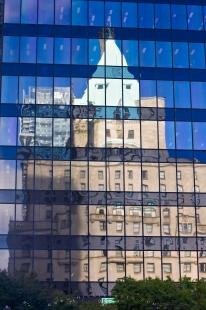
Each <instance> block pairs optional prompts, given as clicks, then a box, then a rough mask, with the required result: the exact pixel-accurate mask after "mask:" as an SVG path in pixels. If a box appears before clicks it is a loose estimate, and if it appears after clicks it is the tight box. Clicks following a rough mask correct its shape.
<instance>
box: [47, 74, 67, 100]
mask: <svg viewBox="0 0 206 310" xmlns="http://www.w3.org/2000/svg"><path fill="white" fill-rule="evenodd" d="M50 85H51V84H50ZM54 104H57V105H69V104H70V79H69V78H60V77H59V78H58V77H57V78H54Z"/></svg>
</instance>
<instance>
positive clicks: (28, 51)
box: [20, 37, 36, 63]
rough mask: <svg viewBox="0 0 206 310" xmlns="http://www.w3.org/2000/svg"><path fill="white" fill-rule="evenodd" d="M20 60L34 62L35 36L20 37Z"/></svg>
mask: <svg viewBox="0 0 206 310" xmlns="http://www.w3.org/2000/svg"><path fill="white" fill-rule="evenodd" d="M20 62H24V63H35V62H36V38H34V37H21V41H20Z"/></svg>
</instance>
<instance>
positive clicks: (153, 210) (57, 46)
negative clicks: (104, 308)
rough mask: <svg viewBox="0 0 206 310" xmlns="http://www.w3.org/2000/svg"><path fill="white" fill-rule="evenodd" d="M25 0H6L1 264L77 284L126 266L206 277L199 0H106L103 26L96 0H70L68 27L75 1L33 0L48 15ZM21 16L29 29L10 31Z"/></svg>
mask: <svg viewBox="0 0 206 310" xmlns="http://www.w3.org/2000/svg"><path fill="white" fill-rule="evenodd" d="M25 1H27V5H28V7H26V2H25ZM25 1H24V0H21V7H20V8H19V12H20V10H21V20H20V19H19V20H18V16H17V15H16V13H15V12H18V7H15V8H14V6H15V5H17V2H16V4H15V3H14V1H11V0H5V14H4V17H5V22H6V23H9V24H10V25H9V27H10V28H9V27H7V26H6V27H5V29H4V32H5V33H4V38H3V40H4V45H3V62H4V63H5V66H4V69H3V70H4V72H3V76H2V81H1V90H2V92H1V106H0V130H1V131H2V132H3V133H4V134H2V135H1V136H0V174H1V175H2V176H3V177H1V178H0V234H1V236H0V237H1V238H2V243H1V244H2V249H0V268H1V269H8V271H9V272H10V273H14V272H16V271H21V272H24V273H30V272H35V273H36V274H37V277H38V279H39V280H40V281H42V282H43V284H44V285H53V286H55V287H58V288H60V289H62V290H64V291H67V292H69V293H72V294H74V295H80V296H107V295H110V294H111V290H112V288H113V286H114V285H115V281H116V280H118V279H123V278H124V277H125V276H127V277H128V276H130V277H132V278H135V279H136V280H141V279H145V278H148V277H151V278H155V277H159V278H161V279H166V278H167V277H168V276H169V277H171V278H172V279H173V280H175V281H179V280H180V278H181V277H184V276H187V277H190V278H191V279H192V280H194V281H196V280H198V279H201V278H203V279H206V276H205V275H206V208H205V207H206V200H205V199H206V196H205V193H206V182H205V175H206V160H205V148H206V142H205V134H204V133H205V130H206V127H205V121H204V117H205V115H204V113H205V94H206V91H205V90H206V83H205V82H203V80H204V78H203V77H202V74H203V73H202V72H203V71H204V70H202V69H204V68H205V67H204V61H203V58H204V57H203V58H202V56H201V55H202V53H201V51H202V49H201V47H202V45H201V44H203V43H200V42H199V43H197V41H198V38H200V37H201V36H200V35H199V33H201V31H202V34H203V33H204V31H203V28H202V27H203V26H202V25H203V20H202V22H201V23H198V18H199V19H201V17H200V16H201V14H199V13H198V12H199V11H200V9H201V10H203V5H198V4H194V5H189V4H188V5H187V4H184V5H183V4H178V5H176V4H171V3H170V4H169V3H168V4H166V3H164V4H163V3H161V4H156V3H155V4H154V3H148V1H147V3H144V1H143V2H142V3H136V2H134V3H133V2H129V3H126V2H124V1H123V2H122V3H121V10H122V11H121V14H120V15H119V16H121V17H119V19H121V18H122V21H121V24H118V20H119V19H118V18H117V15H118V14H119V13H118V12H119V9H118V8H119V6H120V3H119V2H117V1H115V2H105V7H104V8H102V10H104V14H105V21H104V22H105V24H103V25H102V24H101V16H100V15H99V16H98V12H103V11H102V10H99V7H100V6H101V5H102V4H103V2H102V1H101V2H100V1H76V0H73V1H72V20H71V23H72V26H71V27H73V26H75V27H76V26H78V30H79V31H80V33H79V34H78V35H79V38H76V37H75V36H77V28H75V29H76V30H75V31H76V32H75V31H74V33H73V35H72V38H69V37H68V36H69V31H70V24H69V23H68V18H69V17H68V16H69V15H68V14H67V15H66V16H67V17H65V12H67V10H70V9H71V8H70V7H69V6H68V3H69V1H61V0H60V1H56V2H55V14H53V13H54V12H53V11H52V9H51V7H50V6H49V5H48V6H47V9H46V10H44V14H43V15H45V16H43V15H41V12H43V11H42V10H43V9H42V8H43V4H41V1H39V3H38V23H39V24H41V27H42V28H41V27H39V28H38V26H37V25H36V24H35V23H36V22H35V20H33V19H32V18H33V15H34V16H35V13H34V12H33V11H32V13H33V14H32V15H31V16H30V15H28V14H29V12H31V8H30V7H29V5H30V4H31V3H34V2H35V1H34V0H31V1H30V0H25ZM47 2H48V3H49V1H45V3H47ZM57 2H58V3H61V6H59V4H57ZM77 2H78V3H77ZM190 2H191V3H192V2H193V1H190ZM42 3H44V2H42ZM17 6H18V5H17ZM84 6H89V16H88V20H89V24H88V26H89V27H87V26H86V24H84V23H83V21H84V15H83V12H87V10H86V8H85V7H84ZM11 8H12V9H13V10H12V12H14V14H13V15H10V14H9V12H10V11H11ZM26 8H27V9H26ZM29 8H30V9H29ZM134 8H136V9H137V8H138V9H137V10H136V11H138V14H139V15H138V18H137V16H136V18H133V16H134V15H135V13H134V12H135V10H134ZM168 9H169V11H168ZM204 9H205V8H204ZM161 10H163V11H161ZM48 12H50V13H51V12H52V14H50V13H48ZM114 12H116V13H115V14H117V15H115V16H114ZM151 12H153V14H154V15H155V18H153V17H154V16H153V17H152V16H151ZM159 12H164V14H159ZM167 12H171V14H172V15H171V16H170V17H167V18H166V17H165V16H166V13H167ZM184 12H187V14H188V15H187V18H186V17H185V23H187V26H185V27H186V28H184V22H183V21H184V19H183V18H181V19H178V16H182V15H184ZM47 13H48V14H47ZM180 13H181V14H180ZM19 14H20V13H19ZM49 14H50V15H49ZM158 14H159V15H158ZM168 14H170V13H168ZM179 14H180V15H179ZM185 14H186V13H185ZM28 16H30V17H28ZM51 16H55V24H56V25H58V27H56V26H54V25H53V24H54V21H53V20H52V19H51ZM194 16H195V18H196V19H195V20H194V19H193V17H194ZM26 17H27V19H26ZM162 17H164V19H162ZM52 18H53V17H52ZM64 18H65V19H64ZM174 18H176V21H175V23H174V20H173V19H174ZM30 19H32V20H30ZM137 20H138V23H139V24H138V25H137V24H135V23H137ZM151 20H154V21H155V25H153V24H151ZM168 20H170V21H171V24H170V25H169V26H168V25H167V24H166V22H167V21H168ZM20 21H21V23H22V24H27V23H28V25H27V26H28V29H27V31H28V33H29V34H30V36H28V33H27V32H23V28H22V29H21V31H22V35H21V36H20V37H17V36H16V32H15V31H16V30H15V29H14V27H15V26H16V23H17V24H18V23H20ZM44 21H45V22H44ZM129 21H130V22H129ZM159 21H162V23H159ZM12 24H13V25H12ZM31 24H32V25H31ZM68 25H69V27H68V28H67V26H68ZM172 25H173V26H172ZM174 25H175V26H174ZM197 25H199V27H197ZM93 26H95V27H93ZM120 26H121V27H122V29H121V28H120ZM85 27H86V30H85V29H84V28H85ZM92 27H93V28H92ZM103 27H104V30H102V29H103ZM168 27H171V29H168ZM175 27H177V29H176V28H175ZM178 27H179V28H178ZM195 27H196V28H195ZM135 28H138V31H140V33H141V36H140V37H141V38H142V39H138V40H137V34H136V30H137V29H135ZM8 29H10V30H8ZM12 29H13V31H14V32H13V35H11V33H12ZM36 29H39V30H38V31H37V30H36ZM41 29H42V30H41ZM142 29H145V30H146V31H145V32H144V31H142ZM159 29H168V33H166V32H164V31H160V30H159ZM186 29H187V30H186ZM34 30H35V31H37V32H35V33H36V34H33V31H34ZM43 30H44V34H43V33H42V35H44V36H45V37H42V36H41V37H38V36H39V32H41V31H43ZM67 30H68V33H67V35H65V38H60V37H59V36H60V34H61V33H62V36H64V35H63V34H65V31H67ZM87 30H88V32H87ZM122 30H123V32H121V31H122ZM126 30H127V33H128V37H126ZM134 30H135V32H134ZM179 30H181V36H182V38H185V39H184V40H185V41H188V40H189V42H179V40H180V39H179V37H178V40H177V41H178V42H176V41H175V35H176V34H177V32H178V31H179ZM189 30H193V31H192V32H191V38H190V39H189V36H188V31H189ZM19 31H20V30H19ZM21 31H20V32H21ZM61 31H62V32H61ZM92 31H94V32H92ZM45 33H46V34H47V36H46V35H45ZM53 33H54V38H53V37H52V35H53ZM89 34H91V38H89V37H88V36H89ZM157 34H158V35H159V37H160V38H161V40H159V41H153V40H156V38H157V37H158V36H157ZM197 34H198V35H199V36H198V35H197ZM35 35H36V37H35ZM194 35H196V36H195V37H193V36H194ZM121 36H122V37H121ZM164 36H165V37H164ZM171 38H173V40H172V42H169V41H168V40H171ZM20 39H21V40H20ZM166 40H167V41H166ZM193 41H194V42H193ZM18 42H20V45H18ZM199 44H200V45H199ZM14 46H16V48H14ZM17 46H19V54H18V56H17V55H16V52H15V51H16V49H18V48H17ZM36 47H37V49H36ZM35 50H37V54H33V51H35ZM187 50H189V51H190V53H189V54H188V55H184V53H186V51H187ZM53 52H54V53H53ZM52 53H53V54H52ZM197 55H198V56H197ZM201 59H202V60H201ZM186 61H188V64H187V63H186ZM16 62H20V63H21V69H22V71H21V72H20V71H18V70H19V69H18V66H16ZM34 63H35V65H34ZM34 68H35V70H36V71H35V70H34ZM173 69H175V70H173ZM194 69H195V70H196V69H199V70H198V71H195V70H194ZM6 70H8V74H7V71H6ZM12 70H13V71H12ZM34 71H35V73H34ZM11 72H14V73H12V74H13V75H12V76H11ZM15 72H16V73H15ZM189 72H190V78H188V76H189ZM195 72H196V73H195ZM197 72H198V74H199V76H197ZM193 73H194V75H193ZM28 74H30V76H29V75H28ZM17 75H18V76H17ZM32 75H33V76H32ZM170 77H171V81H169V79H170ZM173 78H174V79H175V80H174V81H173V80H172V79H173ZM187 78H188V80H190V81H185V79H187ZM11 88H12V89H13V92H11V91H10V90H11ZM8 104H10V105H8Z"/></svg>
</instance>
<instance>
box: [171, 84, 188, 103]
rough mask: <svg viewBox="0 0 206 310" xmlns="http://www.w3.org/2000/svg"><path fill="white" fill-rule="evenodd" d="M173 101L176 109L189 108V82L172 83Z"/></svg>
mask: <svg viewBox="0 0 206 310" xmlns="http://www.w3.org/2000/svg"><path fill="white" fill-rule="evenodd" d="M174 100H175V107H176V108H190V84H189V82H174Z"/></svg>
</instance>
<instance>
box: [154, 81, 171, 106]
mask: <svg viewBox="0 0 206 310" xmlns="http://www.w3.org/2000/svg"><path fill="white" fill-rule="evenodd" d="M157 97H158V102H159V98H160V100H161V98H163V100H164V106H165V108H172V107H174V99H173V82H171V81H157ZM160 102H161V101H160Z"/></svg>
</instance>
